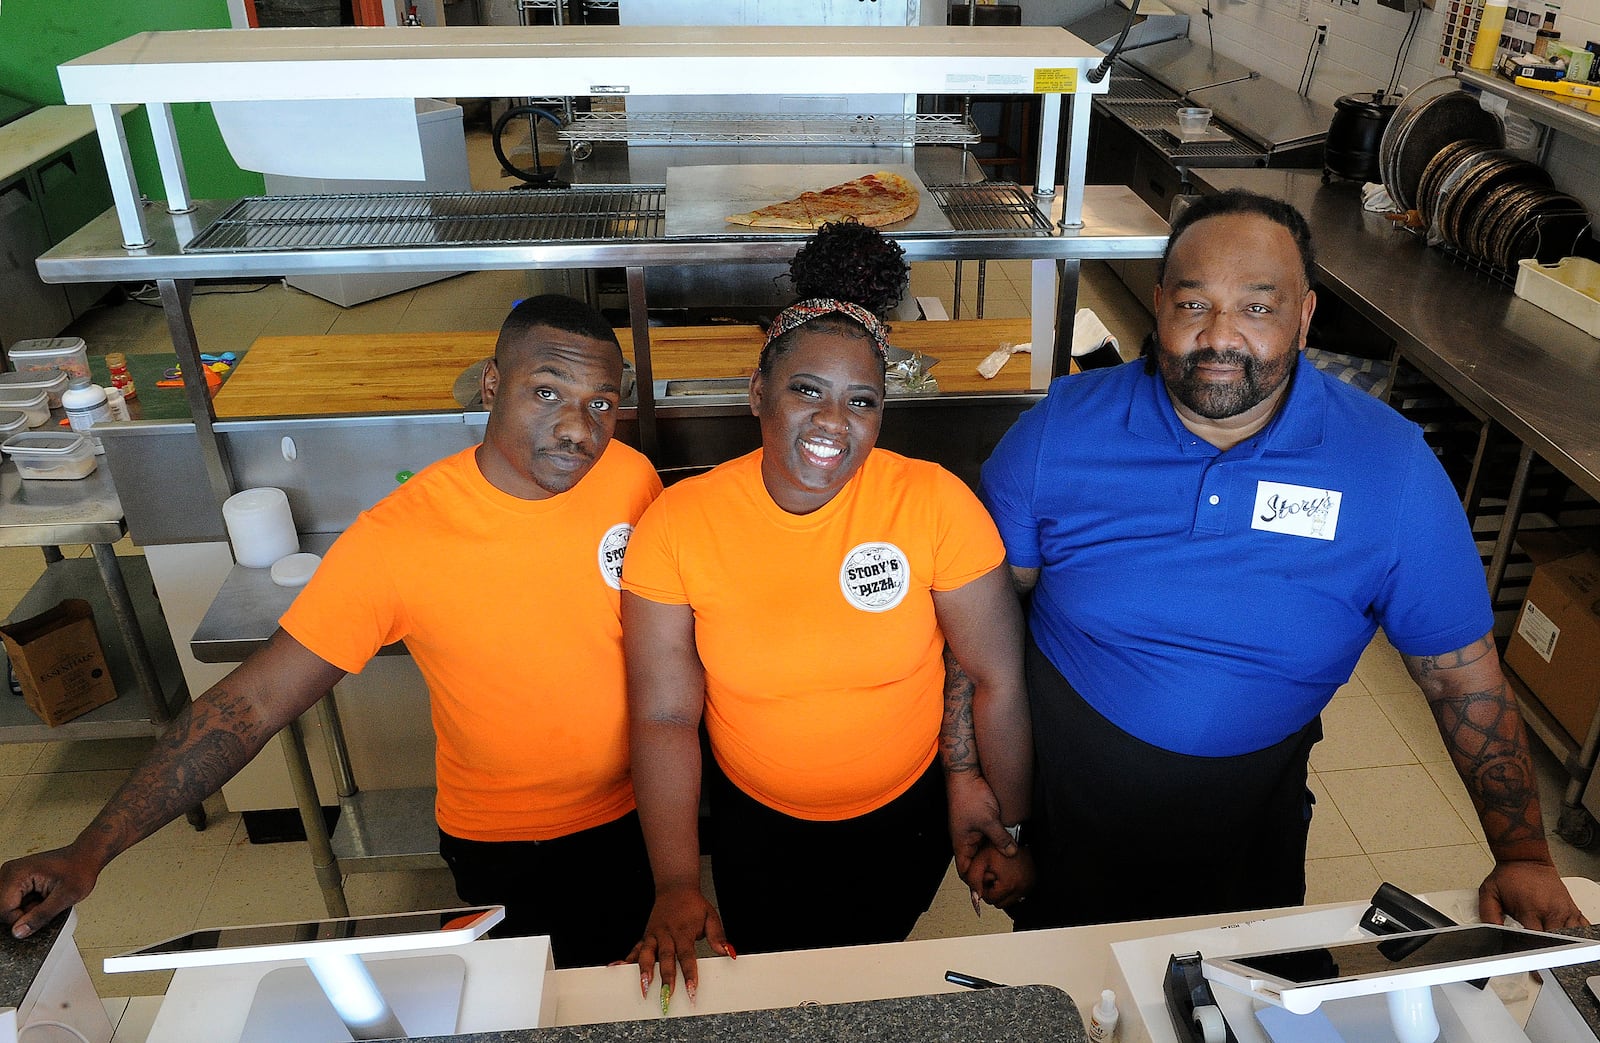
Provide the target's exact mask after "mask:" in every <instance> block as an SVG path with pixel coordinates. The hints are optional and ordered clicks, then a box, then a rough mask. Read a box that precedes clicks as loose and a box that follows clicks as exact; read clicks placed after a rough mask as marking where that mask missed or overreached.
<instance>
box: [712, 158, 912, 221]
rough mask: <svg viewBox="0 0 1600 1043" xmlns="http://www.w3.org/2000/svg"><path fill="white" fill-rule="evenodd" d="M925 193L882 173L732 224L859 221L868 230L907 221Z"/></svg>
mask: <svg viewBox="0 0 1600 1043" xmlns="http://www.w3.org/2000/svg"><path fill="white" fill-rule="evenodd" d="M920 201H921V193H919V192H918V191H917V187H916V186H915V185H913V184H912V183H911V182H910V181H907V180H906V179H905V178H903V177H901V176H900V175H899V174H891V173H889V172H888V171H887V170H879V171H877V172H875V173H872V174H867V175H864V176H862V177H857V178H851V179H850V180H849V181H846V182H844V183H842V184H838V185H833V186H832V187H830V188H824V189H820V190H818V191H816V192H802V193H800V194H799V195H797V196H795V197H794V198H793V199H787V200H784V201H783V202H781V203H773V204H772V205H771V206H764V207H762V208H761V209H759V210H752V211H750V212H749V213H748V214H733V215H731V216H730V217H729V218H728V221H729V222H730V223H732V224H736V225H749V226H750V227H751V228H812V229H815V228H821V227H822V226H823V225H825V224H827V223H828V222H830V221H848V220H855V221H859V222H860V223H861V224H864V225H866V226H867V227H868V228H882V227H884V226H885V225H892V224H895V223H897V222H899V221H904V220H905V219H906V218H908V217H910V216H911V215H912V214H914V213H916V212H917V205H918V203H919V202H920Z"/></svg>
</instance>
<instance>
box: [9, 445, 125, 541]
mask: <svg viewBox="0 0 1600 1043" xmlns="http://www.w3.org/2000/svg"><path fill="white" fill-rule="evenodd" d="M0 505H4V506H3V509H0V547H54V546H59V545H60V544H63V543H115V542H116V541H117V540H120V539H121V538H122V535H123V533H125V532H126V531H127V529H126V528H125V527H124V525H123V522H122V502H121V501H120V500H118V498H117V490H116V487H115V486H114V485H113V484H112V482H111V472H110V471H109V470H108V469H107V468H106V467H105V465H104V461H103V460H102V462H101V466H99V467H97V468H95V470H94V471H93V472H92V473H91V474H90V475H89V476H88V477H86V478H78V479H74V480H72V481H64V482H54V481H40V480H38V479H34V480H33V481H27V482H25V481H23V480H22V476H21V475H20V474H18V473H17V465H16V464H14V463H12V462H11V461H10V460H7V461H6V462H5V463H4V464H3V465H0Z"/></svg>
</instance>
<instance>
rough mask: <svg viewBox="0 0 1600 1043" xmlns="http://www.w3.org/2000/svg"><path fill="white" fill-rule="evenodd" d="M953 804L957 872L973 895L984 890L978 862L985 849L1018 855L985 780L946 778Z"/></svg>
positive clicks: (956, 774)
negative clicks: (976, 867)
mask: <svg viewBox="0 0 1600 1043" xmlns="http://www.w3.org/2000/svg"><path fill="white" fill-rule="evenodd" d="M945 792H946V794H947V795H948V799H949V802H950V846H951V848H952V849H953V850H954V851H955V856H956V872H957V873H959V874H960V875H961V879H963V880H965V881H966V882H967V886H968V887H971V888H972V890H974V891H979V892H981V891H982V890H983V882H982V881H983V877H982V874H981V871H980V870H975V869H974V865H975V859H976V858H977V857H978V853H979V851H980V850H982V849H983V848H984V847H985V846H988V847H994V848H999V850H1000V853H1001V854H1003V855H1012V854H1015V852H1016V848H1017V844H1016V841H1014V840H1012V839H1011V834H1010V833H1007V832H1006V828H1005V824H1004V823H1003V822H1001V821H1000V802H999V801H998V800H996V799H995V795H994V791H993V790H992V789H990V788H989V784H988V783H987V782H985V781H984V779H983V776H982V775H979V774H978V773H977V772H974V771H953V772H950V773H949V774H947V775H946V776H945Z"/></svg>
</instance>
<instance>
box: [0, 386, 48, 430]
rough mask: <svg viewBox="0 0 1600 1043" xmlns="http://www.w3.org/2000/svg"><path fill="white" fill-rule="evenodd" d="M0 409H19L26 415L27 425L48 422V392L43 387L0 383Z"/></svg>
mask: <svg viewBox="0 0 1600 1043" xmlns="http://www.w3.org/2000/svg"><path fill="white" fill-rule="evenodd" d="M0 409H20V410H22V411H23V412H24V413H26V414H27V415H28V426H29V427H43V426H44V425H45V424H48V423H49V422H50V393H49V392H48V391H46V390H44V389H43V388H26V387H15V386H12V385H9V384H0Z"/></svg>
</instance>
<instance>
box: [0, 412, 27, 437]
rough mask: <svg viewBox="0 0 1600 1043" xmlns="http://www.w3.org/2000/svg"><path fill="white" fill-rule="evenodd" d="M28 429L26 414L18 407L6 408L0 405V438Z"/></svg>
mask: <svg viewBox="0 0 1600 1043" xmlns="http://www.w3.org/2000/svg"><path fill="white" fill-rule="evenodd" d="M27 429H28V414H26V413H24V412H23V411H22V410H20V409H6V408H5V407H3V406H0V439H5V438H10V437H11V436H12V435H14V434H16V433H17V432H19V431H26V430H27Z"/></svg>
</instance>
